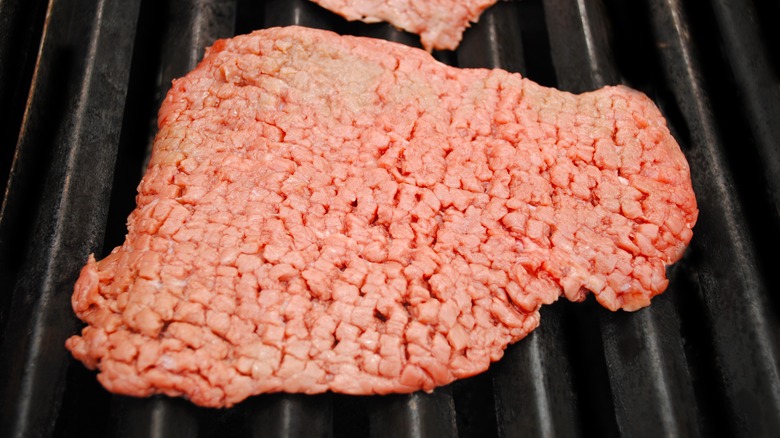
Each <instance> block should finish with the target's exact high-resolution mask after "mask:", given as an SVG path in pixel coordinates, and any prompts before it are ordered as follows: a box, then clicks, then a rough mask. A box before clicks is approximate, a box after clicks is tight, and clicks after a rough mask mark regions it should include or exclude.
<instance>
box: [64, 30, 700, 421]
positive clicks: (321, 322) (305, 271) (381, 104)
mask: <svg viewBox="0 0 780 438" xmlns="http://www.w3.org/2000/svg"><path fill="white" fill-rule="evenodd" d="M137 203H138V205H137V208H136V209H135V210H134V211H133V212H132V214H131V215H130V217H129V219H128V235H127V239H126V241H125V243H124V244H123V245H122V246H121V247H118V248H116V249H114V250H113V252H112V253H111V254H110V255H109V256H108V257H106V258H105V259H103V260H101V261H99V262H97V261H95V259H94V258H92V257H90V259H89V261H88V262H87V264H86V266H85V267H84V268H83V270H82V272H81V277H80V278H79V280H78V282H77V283H76V286H75V292H74V294H73V308H74V309H75V311H76V313H77V315H78V316H79V318H81V319H82V320H83V321H85V322H86V323H87V324H88V325H87V326H86V327H85V328H84V329H83V331H82V333H81V335H80V336H74V337H72V338H70V339H69V340H68V342H67V347H68V348H69V349H70V350H71V351H72V353H73V355H74V356H75V357H76V358H77V359H79V360H81V361H82V362H83V363H84V364H86V365H87V366H88V367H90V368H93V369H94V368H97V369H98V370H99V371H100V373H99V374H98V379H99V380H100V382H101V383H102V384H103V385H104V386H105V387H106V388H108V389H109V390H111V391H113V392H117V393H121V394H129V395H135V396H147V395H151V394H155V393H165V394H168V395H172V396H178V395H184V396H186V397H187V398H189V399H190V400H192V402H194V403H196V404H198V405H203V406H231V405H233V404H235V403H237V402H240V401H241V400H243V399H245V398H246V397H248V396H251V395H253V394H259V393H264V392H273V391H288V392H305V393H319V392H324V391H328V390H330V391H335V392H341V393H349V394H385V393H393V392H411V391H415V390H418V389H424V390H431V389H432V388H434V387H436V386H439V385H444V384H447V383H449V382H452V381H453V380H455V379H459V378H463V377H467V376H471V375H473V374H476V373H479V372H482V371H484V370H486V369H487V368H488V366H489V365H490V363H491V362H492V361H496V360H499V359H500V358H501V356H502V355H503V351H504V349H505V347H506V346H507V345H508V344H510V343H512V342H515V341H518V340H519V339H521V338H523V337H524V336H526V335H527V334H528V333H529V332H530V331H531V330H533V329H534V328H535V327H536V326H537V325H538V324H539V308H540V306H541V305H542V304H549V303H552V302H554V301H556V300H557V299H558V297H559V296H560V295H561V294H563V295H564V296H565V297H566V298H568V299H570V300H575V301H580V300H583V299H584V298H585V296H586V292H587V291H592V292H593V293H594V294H595V296H596V299H597V300H598V301H599V302H600V303H601V304H603V305H604V306H606V307H607V308H609V309H612V310H617V309H625V310H636V309H639V308H640V307H643V306H646V305H648V304H649V303H650V298H651V297H653V296H654V295H656V294H659V293H661V292H662V291H663V290H664V289H665V288H666V286H667V279H666V276H665V266H666V265H668V264H670V263H672V262H674V261H676V260H678V259H679V258H680V257H681V255H682V254H683V251H684V250H685V247H686V245H687V244H688V242H689V240H690V239H691V236H692V232H691V228H692V227H693V225H694V222H695V221H696V217H697V213H698V211H697V208H696V200H695V198H694V194H693V191H692V189H691V183H690V175H689V170H688V165H687V162H686V160H685V157H684V156H683V154H682V152H681V151H680V149H679V147H678V145H677V143H676V142H675V141H674V139H673V138H672V137H671V135H670V134H669V131H668V129H667V128H666V124H665V121H664V118H663V117H662V115H661V113H660V112H659V111H658V109H657V108H656V107H655V105H654V104H653V103H652V101H651V100H650V99H648V98H647V97H646V96H645V95H643V94H641V93H639V92H637V91H632V90H630V89H628V88H625V87H607V88H604V89H601V90H598V91H595V92H591V93H585V94H581V95H579V96H576V95H573V94H569V93H565V92H561V91H557V90H555V89H550V88H545V87H542V86H540V85H537V84H535V83H533V82H531V81H529V80H527V79H524V78H522V77H521V76H520V75H518V74H510V73H507V72H505V71H502V70H484V69H468V70H461V69H457V68H453V67H449V66H446V65H444V64H440V63H438V62H436V61H435V60H434V59H433V58H432V57H431V56H430V55H429V54H428V53H426V52H424V51H422V50H418V49H413V48H409V47H405V46H402V45H398V44H393V43H390V42H386V41H381V40H373V39H367V38H358V37H341V36H338V35H336V34H334V33H330V32H326V31H321V30H312V29H306V28H299V27H289V28H274V29H267V30H262V31H257V32H255V33H252V34H251V35H248V36H238V37H235V38H233V39H229V40H221V41H218V42H217V43H216V44H215V45H214V46H213V47H212V48H210V50H208V52H207V54H206V56H205V58H204V60H203V61H202V62H201V63H200V65H199V66H198V67H197V68H196V69H195V70H194V71H192V72H191V73H189V74H188V75H187V76H186V77H184V78H182V79H179V80H176V81H175V82H174V84H173V87H172V89H171V91H170V92H169V94H168V96H167V98H166V99H165V102H164V103H163V105H162V108H161V109H160V115H159V133H158V135H157V137H156V140H155V144H154V151H153V154H152V158H151V161H150V163H149V167H148V170H147V173H146V175H145V176H144V178H143V180H142V182H141V184H140V186H139V193H138V196H137Z"/></svg>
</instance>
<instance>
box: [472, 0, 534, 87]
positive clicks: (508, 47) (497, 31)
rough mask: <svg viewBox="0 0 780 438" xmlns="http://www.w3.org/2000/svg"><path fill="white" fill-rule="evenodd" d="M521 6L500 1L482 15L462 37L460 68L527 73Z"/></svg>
mask: <svg viewBox="0 0 780 438" xmlns="http://www.w3.org/2000/svg"><path fill="white" fill-rule="evenodd" d="M520 17H521V13H520V3H519V2H499V3H496V4H495V5H493V6H492V7H491V8H489V9H487V10H486V11H484V12H483V13H482V16H481V17H480V18H479V22H477V23H476V24H474V25H472V27H471V28H470V29H467V30H466V32H464V34H463V41H461V43H460V46H458V49H457V54H458V67H464V68H478V67H479V68H502V69H504V70H508V71H513V72H520V73H525V57H524V56H523V38H522V35H521V28H520V21H521V20H520Z"/></svg>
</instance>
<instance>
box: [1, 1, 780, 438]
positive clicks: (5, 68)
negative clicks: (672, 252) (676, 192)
mask: <svg viewBox="0 0 780 438" xmlns="http://www.w3.org/2000/svg"><path fill="white" fill-rule="evenodd" d="M773 18H774V19H773ZM778 18H780V8H778V7H777V6H776V5H774V4H770V3H767V2H755V3H754V2H753V1H752V0H743V1H738V0H708V1H705V2H695V1H692V0H691V1H683V0H641V1H637V2H620V1H618V0H516V1H502V2H499V4H497V5H496V6H495V7H494V8H492V9H490V10H488V11H487V12H486V14H485V15H484V16H483V17H482V19H481V21H480V23H479V24H477V25H475V26H473V28H472V29H470V30H469V31H468V32H467V33H466V35H465V38H464V41H463V43H462V45H461V47H460V48H459V49H458V50H457V51H455V52H436V53H434V55H435V56H436V57H437V59H439V60H441V61H442V62H446V63H449V64H453V65H459V66H462V67H501V68H505V69H508V70H513V71H519V72H522V73H523V74H524V75H526V76H527V77H529V78H531V79H533V80H535V81H537V82H540V83H542V84H544V85H550V86H557V87H559V88H561V89H564V90H569V91H573V92H582V91H586V90H591V89H595V88H597V87H600V86H602V85H605V84H617V83H624V84H627V85H630V86H632V87H635V88H639V89H640V90H642V91H644V92H646V93H647V94H648V95H650V96H651V97H652V98H653V99H654V100H655V101H656V102H657V103H658V104H659V106H660V107H661V108H662V110H663V112H664V113H665V115H666V116H667V118H668V119H669V122H670V127H671V129H672V131H673V133H674V134H675V136H676V137H677V138H678V140H679V142H680V144H681V146H682V147H683V150H684V151H685V153H686V155H687V157H688V159H689V162H690V164H691V172H692V176H693V183H694V189H695V191H696V193H697V198H698V201H699V207H700V210H701V213H700V219H699V223H698V224H697V226H696V228H695V230H694V233H695V235H694V239H693V241H692V244H691V247H690V249H689V250H688V252H687V254H686V257H685V258H684V259H683V260H682V261H681V262H680V263H678V264H677V265H675V267H673V268H672V269H670V272H669V276H670V280H671V282H670V287H669V290H668V291H667V293H665V294H664V295H661V296H660V297H657V298H655V299H654V301H653V305H652V306H651V307H649V308H647V309H644V310H642V311H639V312H636V313H632V314H627V313H623V312H620V313H611V312H608V311H606V310H604V309H601V308H600V307H599V306H598V305H596V304H595V302H594V301H593V300H592V299H589V300H588V301H587V302H586V303H584V304H571V303H564V302H559V303H556V304H555V305H552V306H548V307H546V308H544V309H543V310H542V324H541V326H540V327H539V329H537V330H536V331H535V332H534V333H533V334H532V335H530V336H529V337H528V338H526V339H525V340H523V341H521V342H520V343H518V344H516V345H513V346H511V347H510V348H509V349H508V350H507V352H506V356H505V357H504V359H502V360H501V361H500V362H498V363H497V364H495V365H494V366H492V367H491V369H490V371H488V372H487V373H485V374H482V375H479V376H475V377H473V378H470V379H466V380H463V381H459V382H455V383H454V384H452V385H449V386H447V387H444V388H440V389H438V390H436V391H434V392H433V393H432V394H425V393H416V394H411V395H393V396H385V397H350V396H344V395H336V394H324V395H317V396H304V395H295V394H272V395H262V396H257V397H253V398H251V399H250V400H247V401H246V402H244V403H242V404H240V405H239V406H237V407H235V408H233V409H230V410H219V411H217V410H207V409H201V408H197V407H195V406H193V405H191V404H189V403H188V402H186V401H184V400H180V399H168V398H164V397H154V398H150V399H133V398H127V397H121V396H115V395H111V394H109V393H107V392H106V391H104V390H103V389H102V388H101V387H100V386H99V384H98V383H97V382H96V380H95V379H94V373H91V372H89V371H87V370H85V369H84V367H83V366H81V365H80V364H77V363H75V362H74V361H73V360H72V359H71V358H70V356H69V355H68V354H67V352H66V351H65V349H64V345H63V344H64V341H65V339H66V338H67V337H68V336H69V335H71V334H72V333H75V331H76V330H77V329H78V327H79V325H78V321H77V320H76V319H75V317H74V316H73V315H72V312H71V311H70V303H69V300H70V294H71V291H72V285H73V282H74V281H75V278H76V276H77V274H78V270H79V269H80V267H81V265H82V263H83V261H84V260H85V259H86V256H87V254H88V253H90V252H96V253H98V254H101V252H102V253H103V254H105V253H106V252H107V250H109V249H110V248H112V247H114V246H116V245H119V244H121V242H122V240H123V236H124V232H125V229H124V221H125V218H126V217H127V215H128V213H129V212H130V210H131V209H132V208H133V205H134V196H135V187H136V185H137V184H138V181H139V180H140V178H141V176H142V171H143V168H144V161H145V156H146V155H147V152H148V147H149V146H150V144H151V140H152V138H153V135H154V129H155V120H156V111H157V108H158V107H159V103H160V101H161V99H162V97H163V96H164V94H165V91H166V90H167V88H168V84H170V81H171V79H172V78H174V77H178V76H181V75H183V74H184V73H186V72H187V71H188V70H190V69H191V68H192V67H194V65H195V64H196V62H197V61H198V59H199V58H200V57H201V56H202V51H203V48H204V47H205V46H208V45H210V44H211V42H213V41H214V39H216V38H219V37H226V36H231V35H234V34H236V33H245V32H248V31H251V30H253V29H256V28H261V27H268V26H273V25H288V24H299V25H305V26H310V27H318V28H325V29H331V30H336V31H339V32H342V33H350V34H359V35H366V36H372V37H378V38H385V39H390V40H394V41H398V42H402V43H406V44H410V45H418V43H417V40H416V38H415V37H413V36H410V35H408V34H406V33H403V32H400V31H397V30H395V29H393V28H392V27H390V26H388V25H383V24H379V25H367V24H362V23H345V22H344V21H343V20H342V19H340V18H339V17H337V16H335V15H334V14H331V13H329V12H325V11H324V10H322V9H320V8H319V7H318V6H316V5H314V4H313V3H310V2H308V1H307V0H267V1H265V2H263V1H260V0H190V1H185V0H164V1H152V0H93V1H89V0H56V1H55V0H51V1H45V0H32V1H27V2H25V1H23V0H0V101H2V104H3V114H4V116H3V117H2V120H0V147H1V148H2V150H0V179H2V180H3V184H4V186H3V187H4V188H5V193H4V198H3V204H2V209H0V290H2V294H0V330H2V331H0V333H2V335H1V337H0V339H1V342H2V343H1V344H0V376H2V380H3V381H2V382H0V387H2V388H4V389H3V391H2V392H0V416H1V417H0V436H74V435H79V436H121V437H149V436H152V437H165V436H181V437H211V436H220V437H224V436H228V437H231V436H248V435H251V436H337V437H338V436H367V435H369V436H375V437H385V436H408V437H433V436H437V437H438V436H461V437H471V436H479V437H483V436H502V437H514V436H545V437H547V436H713V435H720V434H724V433H725V434H726V435H728V436H751V437H754V436H772V435H775V434H777V433H778V432H780V370H779V365H780V364H779V363H778V351H777V350H778V348H780V344H778V341H779V340H780V337H779V336H778V335H779V334H780V325H779V324H780V299H778V297H777V296H776V294H773V293H772V291H776V290H778V288H780V284H778V280H777V279H776V275H772V274H773V272H772V270H773V268H774V266H773V260H774V258H773V255H774V253H775V252H776V250H775V249H776V248H777V247H778V246H780V232H778V231H780V148H779V147H778V145H780V125H779V124H778V123H777V121H778V120H780V68H778V66H780V54H778V53H777V48H778V45H777V41H773V40H772V37H773V35H774V36H776V35H777V30H776V28H774V27H772V26H773V23H775V22H776V21H777V19H778ZM25 96H26V98H25ZM6 176H7V179H6Z"/></svg>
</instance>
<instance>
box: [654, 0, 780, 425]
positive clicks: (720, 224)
mask: <svg viewBox="0 0 780 438" xmlns="http://www.w3.org/2000/svg"><path fill="white" fill-rule="evenodd" d="M649 10H650V12H651V16H652V24H653V30H654V32H655V38H656V40H657V41H658V43H659V46H660V47H661V48H662V49H661V50H660V54H661V64H662V67H663V71H664V74H665V76H666V81H667V82H668V84H669V87H670V89H671V91H672V93H673V94H674V98H675V101H676V103H677V105H678V106H679V108H680V111H681V113H682V115H683V117H684V119H685V122H686V123H687V124H688V128H689V130H690V134H691V145H690V149H689V150H688V151H687V153H688V156H689V157H690V160H689V161H690V165H691V174H692V178H693V184H694V189H695V190H696V193H697V197H698V201H699V208H700V215H699V222H698V224H697V226H696V232H697V234H698V238H696V237H695V238H694V239H693V242H692V248H691V249H692V251H693V252H694V253H696V255H697V256H698V263H699V266H698V268H699V269H698V277H699V282H700V284H701V289H702V290H701V294H702V303H701V305H702V307H703V308H704V312H705V314H706V316H707V318H708V321H707V326H708V328H709V330H710V331H711V332H710V334H711V337H712V338H711V340H712V343H713V345H714V350H715V355H716V357H715V361H716V364H717V366H718V369H719V372H720V374H721V378H722V385H723V390H724V392H725V393H724V395H725V398H726V399H727V401H728V405H729V408H730V411H731V416H732V418H731V426H732V427H733V433H734V434H735V435H738V436H766V435H768V434H771V433H772V431H774V432H776V431H778V430H780V374H779V373H778V361H777V352H776V351H775V346H776V345H777V341H776V336H777V333H778V331H777V330H778V327H777V320H776V318H775V319H773V318H772V317H771V316H770V315H769V311H770V310H769V309H770V308H769V307H768V305H767V296H768V291H767V289H766V286H765V284H764V282H763V279H762V278H761V276H760V273H759V270H758V268H757V265H756V260H755V257H754V253H753V252H752V251H751V248H754V247H755V246H754V245H753V244H752V240H751V237H750V235H749V232H748V230H747V229H746V227H745V219H744V215H743V212H742V209H741V207H740V204H739V201H738V199H737V197H736V194H735V189H734V185H733V182H732V176H731V174H730V172H729V170H728V167H727V165H726V164H725V154H724V150H725V145H724V144H723V142H722V140H721V137H720V133H719V132H718V130H717V128H716V124H715V119H714V116H713V114H712V112H711V110H710V105H709V99H708V98H707V95H706V91H705V89H704V86H703V84H702V79H701V77H702V74H703V73H702V72H703V70H702V69H701V67H700V65H699V60H698V58H697V55H696V52H695V50H694V47H693V43H692V41H691V36H690V35H691V33H690V29H689V26H688V24H687V21H686V17H685V13H684V11H683V7H682V4H681V3H680V2H679V1H677V0H651V1H650V2H649Z"/></svg>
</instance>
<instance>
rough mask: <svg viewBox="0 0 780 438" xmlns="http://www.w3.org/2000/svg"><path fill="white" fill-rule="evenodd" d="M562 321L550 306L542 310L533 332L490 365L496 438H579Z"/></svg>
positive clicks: (575, 399)
mask: <svg viewBox="0 0 780 438" xmlns="http://www.w3.org/2000/svg"><path fill="white" fill-rule="evenodd" d="M564 315H565V313H564V312H563V309H562V308H561V307H555V305H553V306H550V307H548V308H545V309H543V311H542V322H541V325H540V326H539V328H537V329H536V330H534V332H533V333H531V334H530V335H529V336H528V337H526V338H525V339H523V340H522V341H520V342H518V343H517V344H515V345H512V346H510V347H509V348H508V349H507V351H506V354H505V356H504V358H502V359H501V361H500V362H498V363H497V364H496V365H495V369H494V370H493V392H494V397H495V400H496V418H497V421H496V422H497V424H498V436H501V437H524V436H538V437H556V436H562V437H577V436H583V433H582V431H581V428H580V425H579V413H578V411H577V405H576V401H577V397H578V395H577V394H576V393H575V392H574V388H573V386H572V370H571V362H570V359H569V352H568V351H567V348H566V344H565V342H564V341H565V336H564V333H563V320H564Z"/></svg>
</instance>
